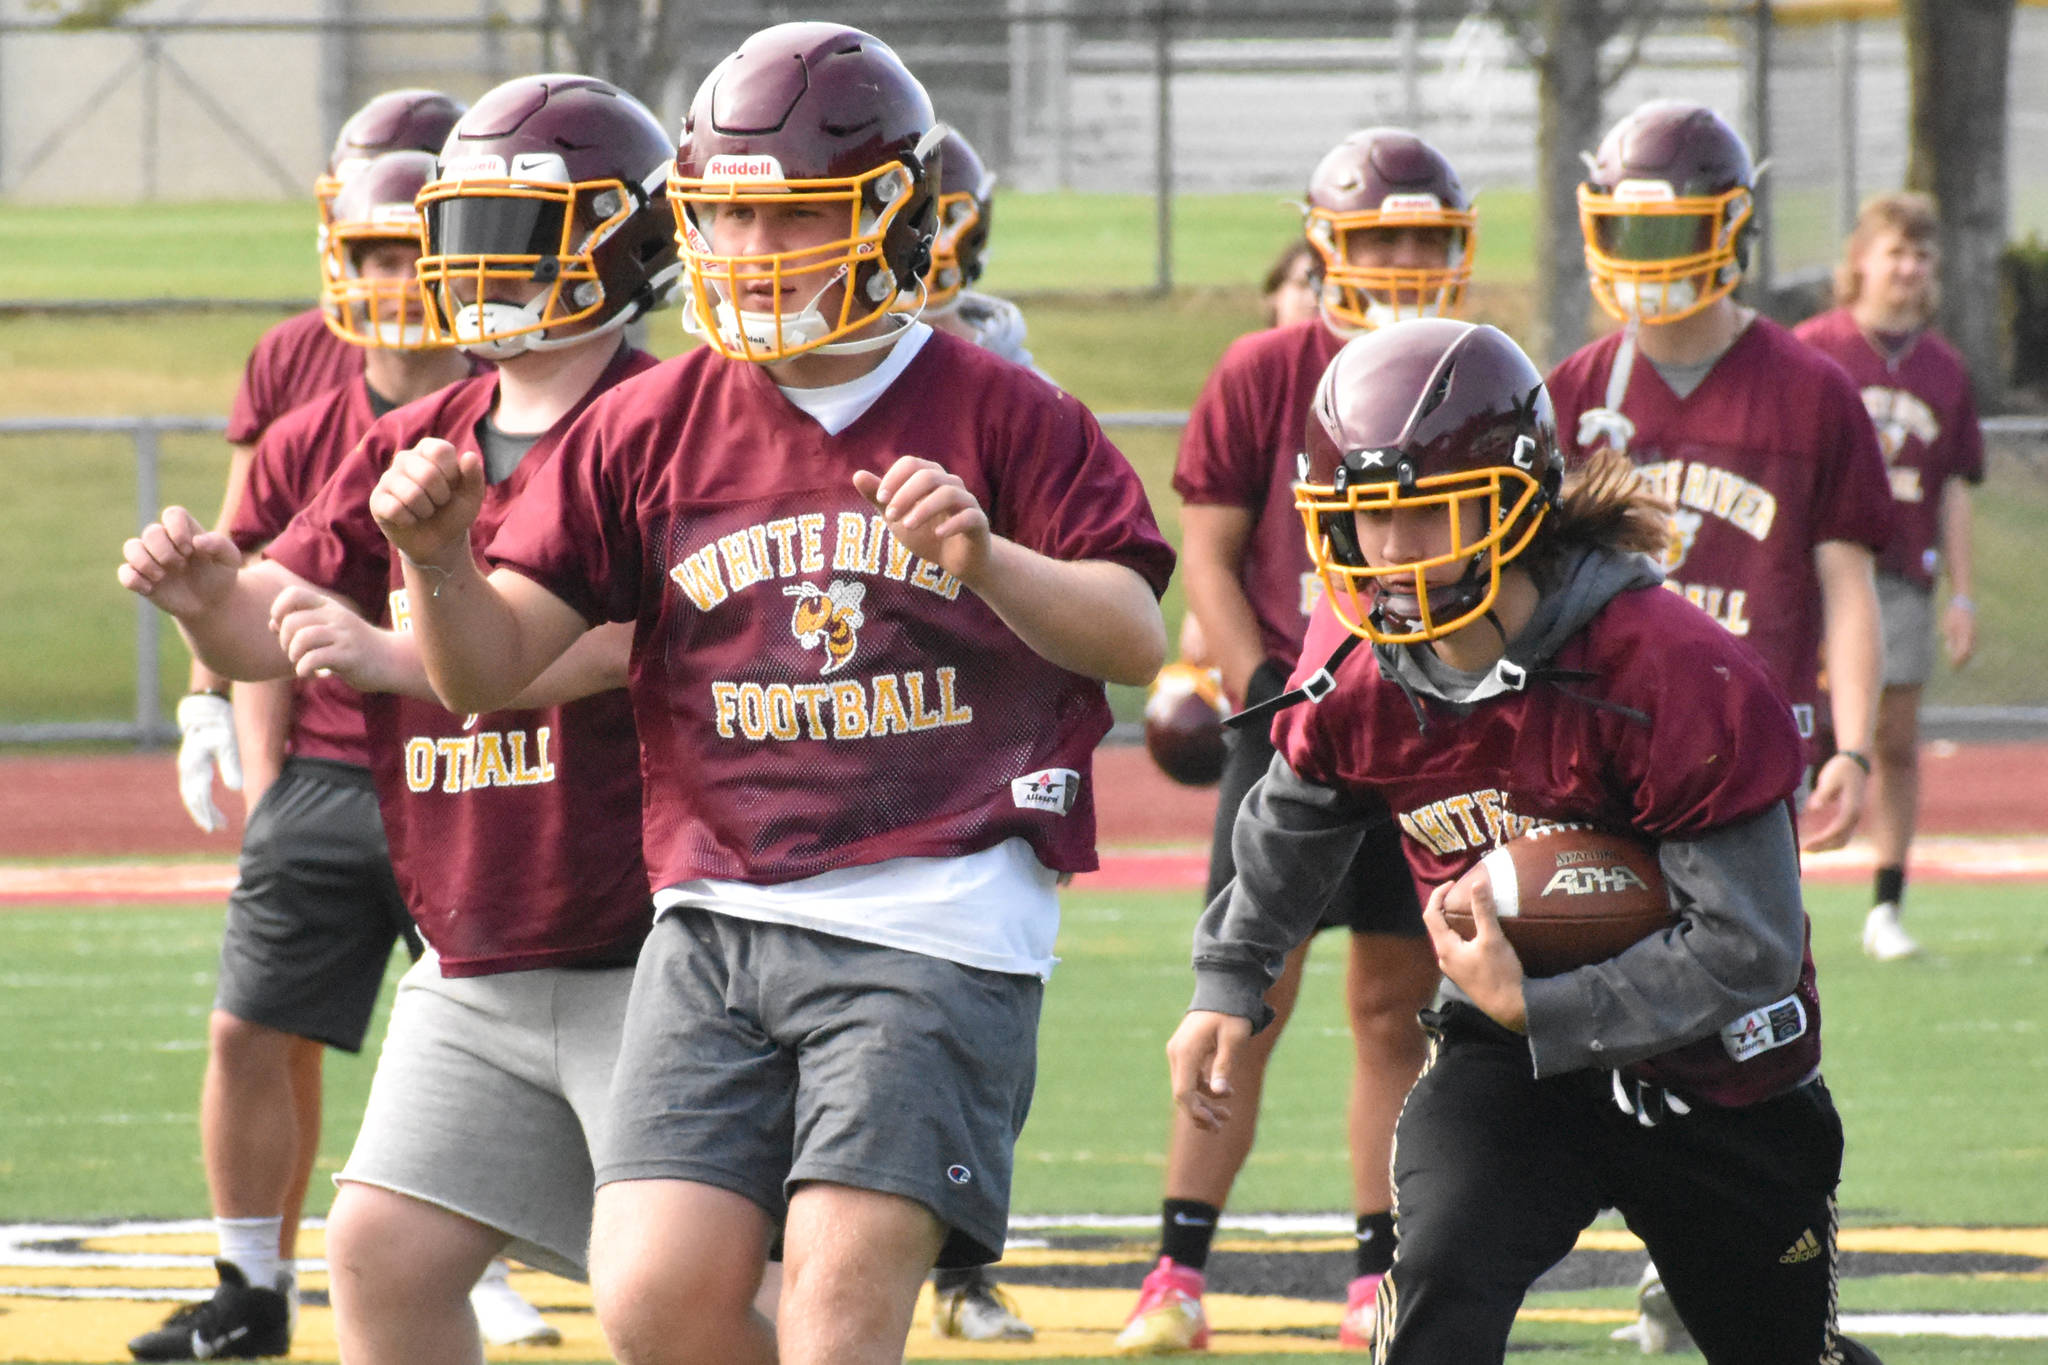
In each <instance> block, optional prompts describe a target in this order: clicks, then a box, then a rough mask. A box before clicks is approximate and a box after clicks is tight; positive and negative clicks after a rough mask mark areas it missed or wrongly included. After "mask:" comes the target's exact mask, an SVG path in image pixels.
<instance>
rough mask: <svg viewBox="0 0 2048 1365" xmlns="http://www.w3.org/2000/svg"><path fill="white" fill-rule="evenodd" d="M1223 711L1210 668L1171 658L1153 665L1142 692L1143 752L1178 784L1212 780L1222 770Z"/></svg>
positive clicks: (1224, 706)
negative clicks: (1158, 666) (1155, 667)
mask: <svg viewBox="0 0 2048 1365" xmlns="http://www.w3.org/2000/svg"><path fill="white" fill-rule="evenodd" d="M1229 714H1230V704H1229V703H1228V702H1227V701H1225V700H1224V697H1223V679H1222V678H1221V676H1219V675H1218V673H1217V672H1216V670H1215V669H1213V668H1202V667H1200V666H1198V665H1196V664H1191V663H1189V662H1187V660H1185V659H1176V660H1174V661H1173V662H1172V663H1170V664H1168V665H1167V666H1166V667H1164V668H1162V669H1160V670H1159V676H1157V677H1155V678H1154V679H1152V686H1151V688H1150V689H1149V690H1148V691H1147V692H1146V693H1145V752H1147V753H1149V754H1150V755H1152V761H1153V762H1154V763H1157V764H1158V765H1159V770H1160V771H1161V772H1163V773H1165V774H1166V775H1167V776H1168V777H1170V778H1172V779H1173V780H1174V781H1176V782H1178V783H1180V784H1181V785H1182V786H1185V787H1207V786H1212V785H1214V784H1215V783H1216V782H1217V781H1218V780H1219V779H1221V778H1222V776H1223V719H1224V717H1225V716H1228V715H1229Z"/></svg>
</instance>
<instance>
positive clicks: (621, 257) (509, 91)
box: [419, 74, 679, 359]
mask: <svg viewBox="0 0 2048 1365" xmlns="http://www.w3.org/2000/svg"><path fill="white" fill-rule="evenodd" d="M671 151H672V148H671V146H670V143H669V140H668V134H667V133H665V132H663V131H662V127H661V123H660V121H659V120H657V119H656V118H655V117H654V115H653V114H651V113H649V112H648V110H647V106H645V105H643V104H642V103H640V101H638V100H636V99H634V98H633V97H632V96H631V95H629V94H627V93H626V92H625V91H623V90H621V89H619V88H618V87H617V86H615V85H611V84H608V83H607V82H604V81H601V80H598V79H596V78H595V77H592V76H572V75H559V74H557V75H547V76H521V77H520V78H519V79H517V80H511V81H507V82H505V83H504V84H503V85H501V86H499V87H498V88H497V89H495V90H492V91H491V92H490V93H488V94H486V95H485V96H484V97H483V98H482V99H480V100H478V101H477V102H476V107H474V108H473V109H471V110H470V111H469V112H468V113H466V114H464V115H463V116H462V120H461V122H459V123H457V124H456V125H455V131H454V132H452V133H450V134H449V135H448V141H447V144H446V145H445V146H444V147H443V148H442V149H441V161H440V168H439V171H438V174H437V176H436V178H435V179H434V180H433V181H432V182H431V183H429V184H428V185H427V186H426V187H425V188H424V189H422V190H421V191H420V198H419V204H420V211H421V212H422V213H423V214H424V215H425V217H426V230H427V254H426V255H424V256H422V257H421V258H420V279H421V281H422V282H423V283H425V285H426V286H427V288H428V290H429V292H430V293H432V294H433V296H434V298H435V299H436V301H437V302H438V303H439V305H440V310H441V315H442V322H443V326H444V328H445V329H446V331H447V332H448V334H449V335H450V337H451V338H452V339H453V340H454V342H455V343H456V344H457V345H459V346H461V347H462V348H463V349H464V350H467V351H471V352H474V353H477V354H480V355H485V356H489V357H491V358H493V359H502V358H503V357H505V356H510V355H517V354H519V353H520V352H521V351H524V350H527V349H529V348H530V349H535V350H541V349H547V348H549V347H555V346H568V345H574V344H576V343H578V342H582V341H584V340H587V339H588V338H589V337H591V336H592V335H594V334H596V333H601V332H608V331H612V330H614V329H616V328H619V327H623V326H624V325H625V324H626V323H628V322H631V321H632V320H633V319H634V318H637V317H639V316H640V315H641V314H643V313H646V312H648V311H649V310H651V309H654V308H658V307H660V306H661V304H662V303H664V302H665V301H666V300H667V298H668V295H669V293H670V291H671V290H672V289H673V288H674V285H675V280H676V274H677V271H678V269H679V267H678V265H677V263H676V251H675V240H674V235H673V233H672V231H671V225H670V223H669V218H668V213H667V210H666V208H665V207H664V206H663V203H662V199H661V185H662V182H663V180H664V179H665V178H666V177H667V175H668V163H669V157H670V154H671ZM458 286H466V287H458ZM535 286H538V289H537V291H536V290H535V289H534V287H535ZM529 292H531V296H530V297H529V296H528V295H529Z"/></svg>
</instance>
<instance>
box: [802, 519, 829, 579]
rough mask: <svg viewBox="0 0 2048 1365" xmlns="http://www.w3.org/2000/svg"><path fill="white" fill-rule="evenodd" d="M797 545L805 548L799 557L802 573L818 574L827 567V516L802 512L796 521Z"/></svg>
mask: <svg viewBox="0 0 2048 1365" xmlns="http://www.w3.org/2000/svg"><path fill="white" fill-rule="evenodd" d="M796 538H797V543H798V544H799V545H801V546H802V547H803V550H802V553H801V554H800V555H798V557H797V563H798V565H799V566H800V572H803V573H817V572H818V571H819V570H820V569H823V568H824V567H825V514H824V513H823V512H801V513H798V515H797V519H796Z"/></svg>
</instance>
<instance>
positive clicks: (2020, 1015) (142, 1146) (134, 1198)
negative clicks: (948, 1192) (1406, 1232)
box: [0, 884, 2048, 1365]
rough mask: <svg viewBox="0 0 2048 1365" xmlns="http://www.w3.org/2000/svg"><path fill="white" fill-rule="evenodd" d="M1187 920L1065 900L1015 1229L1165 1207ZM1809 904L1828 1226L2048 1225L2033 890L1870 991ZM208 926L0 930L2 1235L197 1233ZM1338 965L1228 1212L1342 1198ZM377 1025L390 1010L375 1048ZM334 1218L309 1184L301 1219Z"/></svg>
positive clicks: (1851, 901)
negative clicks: (1019, 1222) (25, 1225)
mask: <svg viewBox="0 0 2048 1365" xmlns="http://www.w3.org/2000/svg"><path fill="white" fill-rule="evenodd" d="M1194 902H1195V896H1194V894H1193V893H1192V892H1191V891H1190V892H1153V893H1144V892H1103V891H1076V892H1070V893H1068V895H1067V897H1066V907H1065V920H1064V925H1063V929H1062V934H1061V939H1060V944H1059V952H1060V956H1061V959H1062V961H1061V966H1060V968H1059V970H1058V972H1057V973H1056V974H1055V976H1054V978H1053V983H1052V987H1051V989H1050V990H1049V991H1048V993H1047V997H1046V1006H1045V1015H1044V1021H1043V1025H1042V1028H1041V1033H1040V1053H1041V1059H1040V1072H1039V1084H1038V1096H1037V1102H1036V1104H1035V1106H1034V1108H1033V1112H1032V1116H1031V1121H1030V1124H1029V1125H1028V1126H1027V1128H1026V1130H1025V1133H1024V1137H1023V1140H1022V1142H1021V1144H1020V1146H1019V1150H1018V1171H1017V1181H1016V1192H1015V1201H1014V1208H1015V1210H1016V1212H1018V1213H1019V1214H1029V1213H1072V1212H1077V1211H1080V1212H1096V1213H1126V1214H1140V1215H1143V1214H1149V1213H1152V1212H1155V1211H1156V1209H1157V1207H1158V1204H1157V1201H1158V1198H1159V1193H1160V1180H1161V1173H1162V1169H1163V1157H1162V1153H1163V1148H1164V1140H1165V1135H1166V1129H1167V1120H1168V1116H1169V1108H1168V1106H1169V1100H1168V1096H1167V1093H1166V1086H1165V1080H1164V1065H1163V1059H1162V1048H1163V1045H1164V1042H1165V1039H1166V1036H1167V1034H1168V1032H1169V1031H1170V1030H1171V1029H1172V1027H1173V1025H1174V1023H1175V1022H1176V1020H1177V1019H1178V1017H1179V1014H1180V1012H1181V1010H1182V1008H1183V1007H1184V1005H1185V1002H1186V998H1187V992H1188V989H1189V984H1190V978H1189V975H1188V970H1187V966H1186V961H1187V943H1188V933H1189V928H1190V923H1191V919H1192V916H1193V913H1194V909H1195V905H1194ZM1809 905H1810V908H1811V910H1812V913H1813V916H1814V924H1815V932H1814V952H1815V957H1816V959H1817V961H1818V962H1819V965H1820V972H1821V982H1822V994H1823V1000H1824V1002H1825V1008H1826V1015H1825V1019H1826V1023H1825V1038H1826V1042H1827V1059H1826V1070H1827V1075H1828V1081H1829V1084H1830V1086H1831V1087H1832V1088H1833V1090H1834V1093H1835V1097H1836V1100H1837V1103H1838V1104H1839V1105H1840V1107H1841V1111H1842V1114H1843V1119H1844V1122H1845V1124H1846V1126H1847V1130H1848V1157H1847V1164H1846V1169H1845V1172H1844V1177H1843V1183H1842V1190H1841V1206H1842V1216H1843V1223H1844V1225H1845V1226H1847V1227H1852V1228H1853V1227H1858V1226H1879V1225H1889V1224H1893V1223H1901V1222H1904V1223H1915V1224H1957V1223H1960V1224H1980V1225H1991V1226H2040V1225H2042V1224H2044V1223H2048V1142H2044V1140H2043V1137H2042V1124H2041V1101H2040V1096H2041V1095H2042V1094H2043V1093H2044V1091H2048V1052H2044V1050H2043V1048H2042V1047H2041V1038H2042V1036H2043V1034H2044V1032H2048V993H2044V992H2042V991H2041V989H2040V977H2041V972H2042V970H2043V967H2044V964H2048V888H2043V887H2038V886H2004V885H1997V886H1957V885H1934V884H1927V885H1923V886H1920V887H1917V888H1916V890H1915V908H1914V929H1915V932H1916V933H1918V934H1919V935H1920V936H1921V937H1922V939H1923V940H1924V942H1925V943H1926V945H1927V953H1926V954H1925V955H1924V956H1923V957H1921V958H1919V959H1916V960H1914V961H1911V962H1906V963H1901V964H1894V965H1890V966H1882V967H1881V966H1878V965H1876V964H1873V963H1870V962H1869V961H1867V960H1866V959H1864V958H1863V957H1862V955H1861V953H1860V952H1858V950H1857V946H1856V933H1857V926H1858V924H1859V922H1860V915H1861V911H1862V908H1863V896H1862V894H1861V888H1846V887H1832V886H1829V887H1810V888H1809ZM220 922H221V913H220V910H219V909H218V907H211V906H207V907H185V908H168V909H146V910H144V909H132V910H114V911H95V910H87V909H54V910H33V911H14V912H9V913H7V914H5V915H0V960H4V962H5V963H6V966H5V968H4V969H0V984H4V986H5V989H4V991H0V1222H13V1221H28V1220H72V1219H80V1218H85V1219H106V1218H116V1217H146V1218H157V1217H160V1218H189V1217H197V1216H201V1215H203V1213H204V1210H205V1207H206V1194H205V1185H204V1180H203V1177H202V1173H201V1170H200V1166H199V1159H198V1138H197V1118H196V1097H197V1094H198V1084H199V1075H200V1070H201V1068H202V1066H203V1063H204V1055H205V1054H204V1046H205V1033H206V1014H207V1009H208V1006H209V1003H210V1001H211V997H212V989H213V976H214V966H215V955H216V953H217V950H218V941H219V933H220ZM1336 948H1337V945H1336V944H1335V943H1334V942H1326V943H1325V944H1324V945H1322V946H1321V947H1319V949H1318V952H1317V954H1316V955H1315V956H1314V957H1312V958H1311V962H1310V968H1309V974H1308V980H1307V983H1306V987H1305V990H1304V993H1303V997H1302V1001H1301V1004H1300V1006H1299V1008H1298V1012H1297V1014H1296V1016H1295V1021H1294V1024H1293V1027H1292V1028H1291V1029H1290V1031H1289V1035H1288V1038H1287V1039H1286V1041H1285V1042H1284V1043H1283V1044H1282V1046H1281V1047H1280V1049H1279V1051H1278V1053H1277V1054H1276V1056H1275V1061H1274V1064H1273V1069H1272V1072H1271V1074H1270V1076H1269V1079H1268V1084H1267V1090H1266V1102H1265V1106H1264V1113H1263V1114H1262V1117H1261V1125H1260V1138H1259V1145H1258V1147H1257V1149H1256V1150H1255V1151H1254V1153H1253V1156H1252V1160H1251V1163H1250V1164H1249V1166H1248V1167H1247V1168H1246V1170H1245V1173H1244V1175H1243V1177H1242V1178H1241V1179H1240V1181H1239V1183H1238V1187H1237V1190H1236V1192H1235V1194H1234V1196H1233V1199H1232V1207H1233V1208H1234V1209H1236V1210H1238V1211H1239V1212H1244V1213H1251V1212H1264V1211H1292V1212H1332V1211H1336V1210H1339V1209H1342V1208H1343V1207H1345V1205H1346V1204H1347V1202H1348V1199H1349V1181H1348V1176H1347V1174H1346V1165H1345V1159H1344V1136H1343V1115H1342V1099H1341V1096H1342V1090H1343V1082H1342V1078H1343V1077H1344V1075H1345V1074H1346V1068H1347V1067H1348V1065H1349V1061H1348V1058H1349V1047H1350V1045H1349V1040H1348V1038H1347V1037H1346V1035H1345V1031H1344V1027H1343V1024H1342V1022H1341V1018H1342V1016H1341V1009H1340V1000H1339V993H1340V988H1341V982H1340V980H1339V976H1340V962H1341V954H1340V953H1339V952H1338V951H1335V949H1336ZM401 962H402V959H394V970H396V968H397V966H398V964H399V963H401ZM387 1000H388V992H387ZM381 1021H382V1014H381V1012H380V1016H379V1023H378V1025H377V1026H376V1028H375V1030H374V1031H373V1034H372V1038H373V1040H374V1039H375V1038H377V1037H380V1036H381V1033H382V1022H381ZM374 1050H375V1049H374V1042H373V1045H372V1047H371V1049H370V1050H369V1051H370V1054H371V1055H373V1054H374ZM370 1070H371V1062H370V1060H369V1058H368V1056H367V1055H366V1057H364V1058H348V1057H344V1056H339V1055H336V1054H330V1055H329V1060H328V1066H327V1106H326V1115H325V1125H324V1129H323V1144H322V1151H321V1158H320V1169H321V1171H322V1172H323V1173H325V1172H331V1171H332V1170H334V1169H336V1168H337V1167H338V1166H339V1164H340V1161H341V1160H342V1158H343V1157H344V1155H345V1154H346V1151H347V1148H348V1144H349V1141H350V1139H351V1137H352V1135H353V1132H354V1129H355V1126H356V1123H357V1122H358V1120H359V1118H360V1116H361V1112H362V1103H363V1096H364V1094H365V1091H366V1089H367V1086H368V1082H369V1076H370ZM331 1197H332V1189H331V1186H330V1184H329V1182H328V1181H327V1180H325V1179H324V1178H321V1179H316V1180H315V1181H314V1183H313V1189H312V1195H311V1202H310V1206H309V1212H310V1213H314V1214H318V1213H321V1212H324V1210H325V1209H326V1207H327V1205H328V1203H329V1201H330V1199H331ZM1147 1241H1149V1238H1148V1237H1146V1236H1145V1235H1144V1234H1138V1235H1136V1236H1134V1238H1133V1242H1134V1243H1144V1242H1147ZM1132 1278H1133V1282H1134V1283H1135V1278H1136V1271H1135V1270H1134V1271H1133V1277H1132ZM1628 1300H1629V1294H1628V1292H1627V1291H1626V1290H1589V1291H1583V1292H1575V1293H1558V1294H1550V1293H1546V1294H1543V1295H1539V1296H1537V1297H1536V1298H1535V1299H1533V1300H1532V1305H1533V1306H1540V1307H1600V1308H1610V1309H1612V1308H1620V1307H1622V1306H1624V1305H1625V1304H1626V1303H1627V1302H1628ZM1842 1301H1843V1306H1844V1310H1845V1311H1848V1312H1875V1311H1895V1310H1899V1311H1950V1312H1959V1311H1982V1312H2000V1311H2003V1312H2014V1311H2040V1310H2041V1309H2042V1307H2043V1305H2044V1301H2048V1291H2044V1289H2043V1284H2042V1281H2041V1280H2040V1279H2039V1277H2037V1276H2024V1277H2018V1278H2013V1277H2003V1278H1970V1277H1967V1276H1959V1275H1934V1274H1926V1275H1921V1274H1916V1275H1909V1276H1894V1277H1885V1278H1859V1279H1848V1280H1845V1281H1844V1282H1843V1286H1842ZM1515 1344H1516V1346H1517V1348H1518V1349H1520V1350H1528V1351H1535V1350H1542V1351H1543V1352H1544V1353H1545V1357H1546V1359H1556V1360H1559V1361H1564V1362H1579V1361H1604V1360H1619V1359H1623V1358H1628V1357H1631V1356H1632V1355H1633V1350H1632V1348H1630V1349H1628V1350H1624V1349H1623V1348H1621V1347H1619V1346H1617V1345H1615V1344H1613V1343H1610V1342H1608V1341H1606V1339H1605V1329H1604V1328H1593V1327H1588V1326H1585V1325H1575V1324H1536V1323H1532V1324H1525V1325H1524V1326H1522V1327H1520V1328H1518V1329H1517V1332H1516V1337H1515ZM1877 1344H1878V1345H1879V1348H1880V1350H1881V1351H1882V1353H1883V1354H1884V1356H1885V1359H1886V1360H1887V1361H1888V1362H1890V1363H1891V1365H1901V1363H1902V1362H1905V1363H1906V1365H1916V1363H1918V1362H1927V1363H1928V1365H1934V1363H1935V1362H1942V1363H1943V1365H1946V1362H1963V1361H1978V1362H2001V1363H2004V1362H2011V1363H2013V1365H2017V1362H2020V1361H2035V1360H2038V1359H2040V1352H2041V1345H2040V1343H2038V1342H2034V1343H2022V1342H2010V1343H1996V1342H1968V1341H1954V1342H1951V1341H1943V1340H1938V1339H1910V1340H1901V1339H1889V1340H1886V1341H1883V1342H1880V1343H1877ZM1245 1359H1266V1360H1272V1361H1283V1360H1305V1359H1307V1357H1306V1356H1300V1355H1289V1354H1284V1353H1282V1354H1274V1355H1271V1356H1265V1357H1246V1358H1245Z"/></svg>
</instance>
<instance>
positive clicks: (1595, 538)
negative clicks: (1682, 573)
mask: <svg viewBox="0 0 2048 1365" xmlns="http://www.w3.org/2000/svg"><path fill="white" fill-rule="evenodd" d="M1672 510H1673V509H1672V506H1671V504H1670V503H1669V502H1667V501H1666V500H1665V499H1663V498H1661V497H1659V496H1657V494H1656V493H1655V492H1653V491H1652V490H1651V488H1650V485H1649V483H1648V482H1647V481H1646V480H1645V479H1644V478H1643V475H1642V471H1641V470H1639V469H1637V468H1636V467H1635V465H1633V464H1631V463H1630V462H1629V458H1628V456H1626V455H1622V454H1619V453H1617V452H1616V451H1614V450H1613V449H1611V448H1609V447H1606V446H1603V447H1601V448H1600V449H1599V450H1597V451H1595V452H1594V453H1593V454H1592V455H1591V456H1589V457H1588V458H1587V459H1586V461H1585V463H1584V464H1581V465H1579V466H1578V467H1577V468H1576V469H1573V470H1571V471H1569V472H1568V473H1566V475H1565V477H1564V486H1563V488H1562V489H1560V490H1559V492H1558V495H1557V505H1556V507H1554V508H1552V509H1551V512H1550V515H1549V516H1547V517H1545V518H1544V519H1543V525H1542V527H1541V528H1539V530H1538V531H1537V535H1536V543H1535V544H1534V545H1532V546H1531V547H1530V549H1532V550H1534V551H1535V552H1536V553H1537V555H1538V556H1540V557H1541V558H1543V559H1545V560H1550V559H1554V558H1555V556H1557V555H1558V554H1559V553H1561V552H1562V551H1564V550H1566V549H1569V548H1571V547H1574V546H1596V547H1599V548H1601V549H1606V550H1614V551H1618V552H1621V553H1636V554H1646V555H1649V556H1650V557H1651V558H1652V559H1658V560H1661V559H1662V558H1663V556H1664V551H1665V548H1666V546H1668V545H1669V544H1670V541H1671V513H1672Z"/></svg>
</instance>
